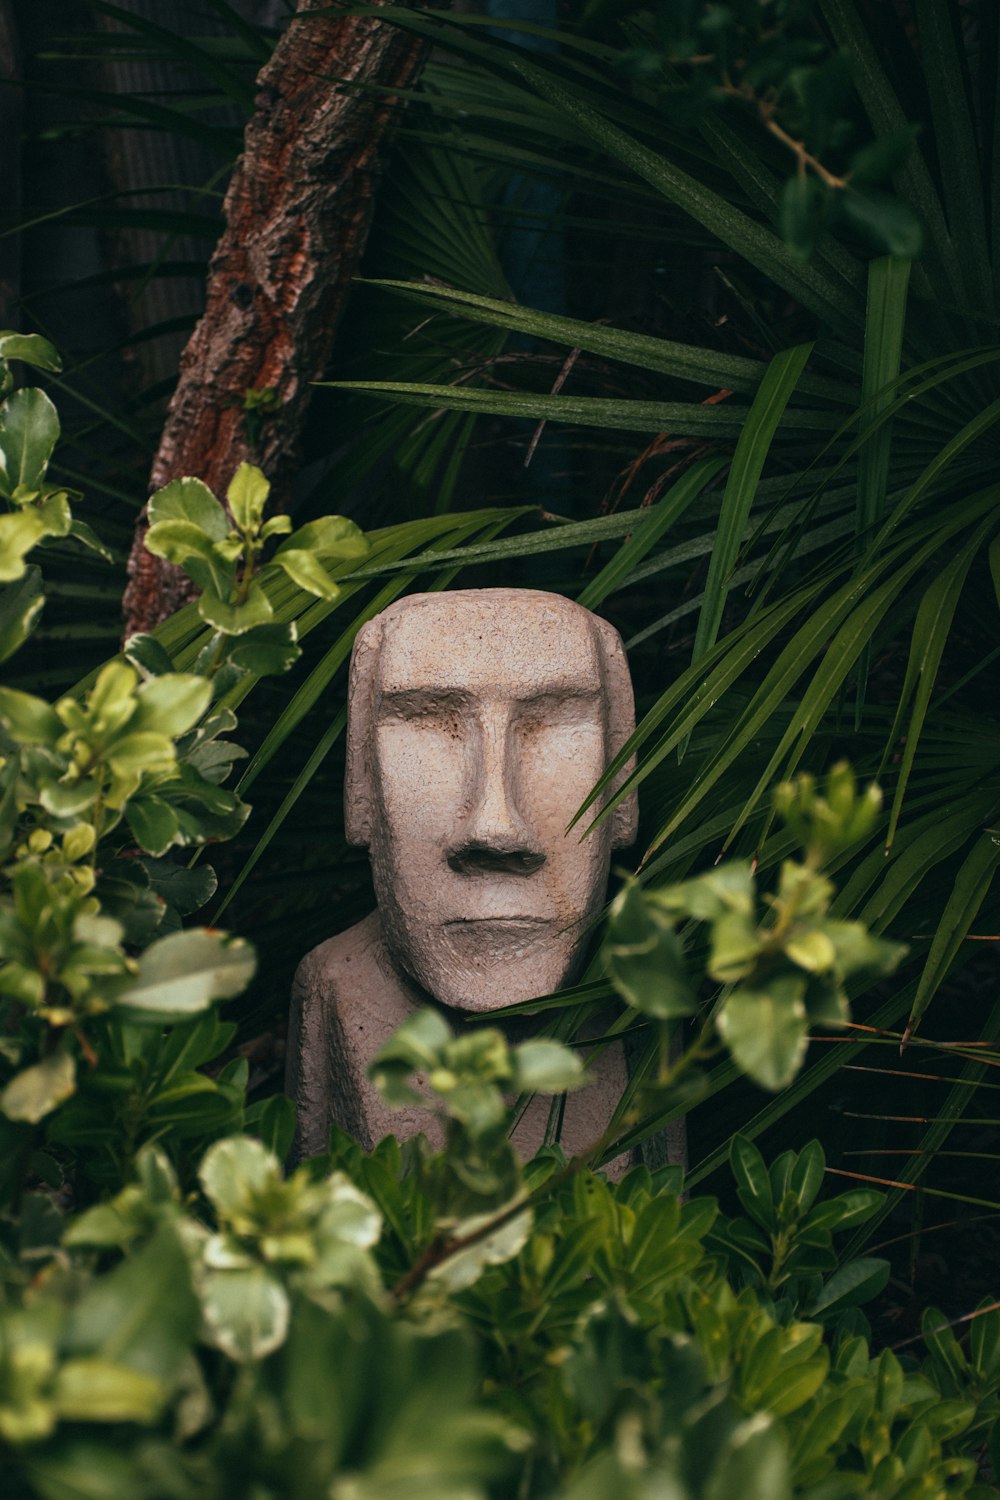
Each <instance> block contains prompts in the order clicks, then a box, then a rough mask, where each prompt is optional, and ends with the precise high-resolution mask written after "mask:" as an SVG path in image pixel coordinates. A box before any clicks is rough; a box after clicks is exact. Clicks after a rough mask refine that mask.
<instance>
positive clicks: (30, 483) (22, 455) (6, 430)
mask: <svg viewBox="0 0 1000 1500" xmlns="http://www.w3.org/2000/svg"><path fill="white" fill-rule="evenodd" d="M58 441H59V414H58V412H57V411H56V409H55V407H54V406H53V405H52V402H51V401H50V400H49V398H48V396H46V394H45V392H44V391H40V390H38V388H37V387H36V386H29V387H27V388H25V389H23V390H20V391H15V392H14V394H13V395H12V396H8V398H7V400H6V402H4V404H3V406H0V494H3V495H6V496H7V497H8V498H9V497H10V496H11V495H12V494H13V493H14V491H15V490H16V489H17V488H18V486H19V485H23V486H24V487H25V488H26V489H29V490H38V489H40V488H41V485H42V481H43V480H44V478H45V471H46V469H47V468H48V466H49V459H50V458H51V457H52V453H53V450H54V448H55V446H56V443H57V442H58Z"/></svg>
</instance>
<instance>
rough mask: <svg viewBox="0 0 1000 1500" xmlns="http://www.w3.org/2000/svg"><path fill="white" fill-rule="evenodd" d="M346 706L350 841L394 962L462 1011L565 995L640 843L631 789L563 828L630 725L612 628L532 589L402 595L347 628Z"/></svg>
mask: <svg viewBox="0 0 1000 1500" xmlns="http://www.w3.org/2000/svg"><path fill="white" fill-rule="evenodd" d="M348 711H349V719H348V731H347V777H346V786H345V802H346V829H347V837H348V840H349V841H350V842H351V843H354V844H359V845H362V846H366V847H367V848H368V850H369V854H370V858H371V865H372V873H373V876H374V882H375V893H376V897H377V900H378V908H379V915H380V921H381V926H382V931H383V934H384V937H385V941H386V944H387V947H388V950H389V953H390V954H391V956H392V959H393V961H394V962H395V963H396V964H397V965H398V967H399V968H400V969H402V970H404V971H405V972H406V973H408V974H409V975H410V976H412V978H413V979H415V980H416V981H417V982H418V984H420V985H421V986H422V987H423V988H424V989H425V990H426V991H427V992H428V993H429V994H431V995H433V996H434V997H435V998H436V999H438V1000H439V1001H441V1002H442V1003H443V1004H445V1005H450V1006H455V1007H458V1008H460V1009H462V1010H468V1011H488V1010H492V1009H495V1008H496V1007H498V1006H502V1005H508V1004H512V1003H514V1002H516V1001H519V1000H527V999H533V998H534V997H535V996H537V995H545V994H549V993H551V992H552V991H554V990H557V989H558V988H559V987H560V985H563V984H565V983H566V982H567V981H568V980H569V979H570V978H571V977H572V974H573V971H574V969H575V967H576V966H577V964H578V962H579V960H580V958H581V957H582V954H583V950H584V948H585V945H586V941H587V935H588V928H589V927H590V925H591V923H592V922H593V920H594V918H595V917H596V916H597V915H598V913H599V911H600V909H601V906H602V903H603V900H604V894H605V888H606V886H607V879H608V867H609V864H610V860H611V851H612V850H613V849H615V848H619V847H622V846H624V845H627V844H630V843H631V842H632V841H633V839H634V838H635V825H636V817H637V806H636V798H635V794H634V793H633V794H632V795H630V796H629V797H627V798H625V799H623V801H622V802H621V804H620V805H619V806H618V807H617V808H616V809H615V810H614V812H613V814H612V815H611V816H610V817H609V818H607V819H605V820H604V821H603V822H602V823H601V824H600V825H599V826H598V827H597V828H596V829H595V830H594V831H593V832H592V833H589V834H587V835H585V836H584V835H583V833H582V829H583V828H585V827H586V822H581V824H579V825H577V827H575V828H574V829H572V830H568V824H569V822H570V820H571V819H572V817H573V815H574V813H575V812H576V811H577V809H578V808H579V807H580V804H581V803H582V802H583V800H584V798H585V797H586V795H587V793H588V792H589V791H590V790H591V788H592V787H593V785H594V783H595V782H596V781H597V780H598V778H599V777H600V776H601V775H602V774H603V772H604V770H605V768H606V767H607V765H608V763H609V761H610V760H611V758H612V757H613V756H614V755H615V754H616V753H617V751H618V750H619V749H620V747H621V746H622V745H623V744H624V742H625V740H626V739H627V738H628V736H629V735H630V734H631V732H632V730H633V728H634V724H635V718H634V709H633V702H632V685H631V681H630V679H629V672H628V665H627V663H626V660H625V653H624V650H623V647H622V643H621V638H620V637H619V635H618V633H617V631H616V630H615V629H614V628H613V627H612V626H611V625H609V624H608V623H607V621H605V620H601V619H599V618H598V617H597V616H596V615H592V614H590V613H589V611H588V610H586V609H583V608H581V607H580V605H578V604H574V603H572V601H570V600H568V599H564V598H562V597H561V596H560V595H557V594H546V593H541V592H538V591H535V590H530V589H467V590H463V591H456V592H454V593H441V594H415V595H411V596H410V597H408V598H406V599H402V600H400V601H399V602H398V603H396V604H393V605H390V607H389V608H388V609H386V610H385V611H384V612H383V613H382V614H381V615H379V616H378V617H377V619H375V620H372V621H371V622H370V623H369V624H367V625H365V626H363V628H362V629H361V631H360V632H359V634H358V638H357V641H356V642H355V646H354V655H353V657H352V661H351V679H350V689H349V700H348ZM629 769H630V767H626V768H625V769H624V770H623V771H622V772H621V774H620V776H619V778H618V779H617V781H616V783H615V785H617V784H620V781H621V780H622V779H624V777H625V775H626V774H627V772H628V770H629ZM596 810H597V809H596V808H595V809H593V811H594V812H596ZM588 821H589V820H588Z"/></svg>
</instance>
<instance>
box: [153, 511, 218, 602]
mask: <svg viewBox="0 0 1000 1500" xmlns="http://www.w3.org/2000/svg"><path fill="white" fill-rule="evenodd" d="M145 545H146V550H147V551H148V552H152V553H153V555H154V557H163V558H165V559H166V560H167V562H172V563H173V564H174V565H175V566H176V567H178V568H183V569H184V571H185V573H187V575H188V577H189V578H191V579H192V581H193V582H194V583H195V584H197V586H198V588H200V589H213V590H214V591H215V592H216V593H217V594H220V595H223V594H228V593H229V590H230V588H231V587H232V585H233V581H234V579H235V577H236V569H235V566H234V565H233V564H232V563H226V562H224V561H223V560H222V558H220V557H219V556H218V555H217V553H216V551H215V548H214V546H213V544H212V540H211V538H210V537H209V536H208V535H207V534H206V532H205V531H204V529H203V528H202V527H200V526H198V525H197V524H196V523H195V522H193V521H178V520H169V521H157V522H156V524H155V525H153V526H150V528H149V530H148V531H147V532H146V541H145Z"/></svg>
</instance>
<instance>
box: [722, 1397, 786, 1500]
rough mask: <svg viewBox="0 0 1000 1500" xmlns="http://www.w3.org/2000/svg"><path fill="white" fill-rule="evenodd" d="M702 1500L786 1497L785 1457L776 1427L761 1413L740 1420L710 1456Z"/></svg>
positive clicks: (764, 1499)
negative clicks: (718, 1448)
mask: <svg viewBox="0 0 1000 1500" xmlns="http://www.w3.org/2000/svg"><path fill="white" fill-rule="evenodd" d="M710 1461H711V1469H710V1471H709V1473H708V1477H707V1479H706V1481H705V1484H704V1486H703V1488H702V1491H701V1493H702V1496H703V1497H704V1500H734V1497H736V1496H739V1500H788V1497H789V1496H790V1495H791V1487H790V1483H789V1475H788V1458H787V1456H786V1451H785V1444H784V1442H783V1441H782V1437H781V1434H780V1431H779V1430H778V1428H777V1427H776V1426H775V1425H774V1423H773V1421H772V1419H771V1418H770V1417H769V1416H768V1415H767V1414H766V1413H764V1412H758V1413H756V1414H755V1415H754V1416H752V1417H748V1418H747V1419H746V1420H745V1421H743V1422H741V1423H740V1424H739V1426H738V1427H736V1428H735V1429H734V1430H733V1431H732V1432H731V1433H730V1434H729V1435H728V1437H727V1438H726V1440H725V1441H724V1442H723V1444H722V1446H721V1448H720V1450H719V1452H718V1453H717V1454H713V1455H712V1458H711V1460H710Z"/></svg>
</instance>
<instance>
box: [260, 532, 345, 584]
mask: <svg viewBox="0 0 1000 1500" xmlns="http://www.w3.org/2000/svg"><path fill="white" fill-rule="evenodd" d="M289 540H292V538H289ZM274 563H275V565H276V566H277V567H279V568H283V569H284V570H285V572H286V573H287V574H288V576H289V578H290V579H291V580H292V582H293V583H297V584H298V586H299V588H300V589H305V591H306V593H307V594H315V595H316V597H317V599H336V597H337V595H338V594H339V592H340V590H339V588H338V587H337V585H336V584H335V583H334V581H333V579H332V578H331V577H330V575H329V573H328V572H327V571H326V569H325V568H324V567H323V564H322V563H321V562H320V561H319V560H318V558H316V557H315V556H314V554H313V553H312V552H304V551H302V550H300V549H297V548H294V547H293V548H290V549H288V550H286V549H285V548H284V547H281V548H279V550H278V551H277V553H276V554H275V556H274Z"/></svg>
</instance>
